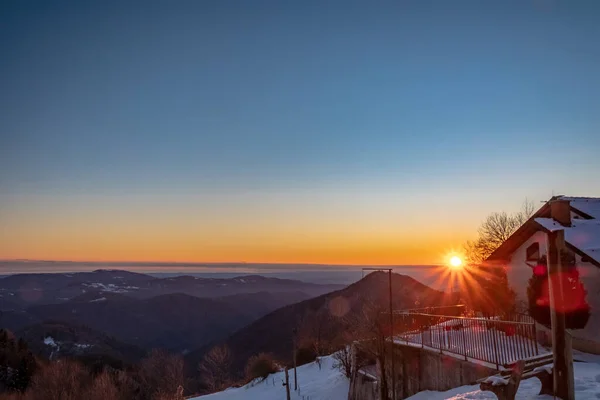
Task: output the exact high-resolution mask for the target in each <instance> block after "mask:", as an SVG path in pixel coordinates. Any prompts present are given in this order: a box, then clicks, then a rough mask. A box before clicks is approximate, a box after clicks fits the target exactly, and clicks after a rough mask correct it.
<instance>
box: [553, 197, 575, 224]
mask: <svg viewBox="0 0 600 400" xmlns="http://www.w3.org/2000/svg"><path fill="white" fill-rule="evenodd" d="M550 216H551V217H552V218H553V219H554V220H555V221H556V222H558V223H559V224H561V225H562V226H571V206H570V204H569V200H560V199H558V200H553V201H551V202H550Z"/></svg>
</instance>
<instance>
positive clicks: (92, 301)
mask: <svg viewBox="0 0 600 400" xmlns="http://www.w3.org/2000/svg"><path fill="white" fill-rule="evenodd" d="M99 301H106V297H99V298H97V299H94V300H90V303H97V302H99Z"/></svg>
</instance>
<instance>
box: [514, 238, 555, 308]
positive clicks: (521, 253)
mask: <svg viewBox="0 0 600 400" xmlns="http://www.w3.org/2000/svg"><path fill="white" fill-rule="evenodd" d="M535 242H537V243H539V244H540V256H541V255H543V254H546V234H545V233H544V232H536V233H535V234H533V236H531V237H530V238H529V239H528V240H527V241H525V243H523V244H522V245H521V247H519V248H518V249H517V250H515V252H514V253H513V254H512V257H511V259H510V262H509V264H508V265H507V268H506V274H507V278H508V284H509V285H510V286H511V288H512V290H514V291H515V293H516V294H517V301H527V285H528V283H529V278H531V275H532V274H533V271H532V269H531V267H530V266H529V265H527V264H526V263H525V260H526V259H527V254H526V250H527V248H528V247H529V246H531V245H532V244H533V243H535Z"/></svg>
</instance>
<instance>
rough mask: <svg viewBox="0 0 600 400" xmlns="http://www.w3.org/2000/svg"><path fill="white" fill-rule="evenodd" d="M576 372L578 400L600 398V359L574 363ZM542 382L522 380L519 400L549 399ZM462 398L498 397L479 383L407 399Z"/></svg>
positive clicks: (455, 399)
mask: <svg viewBox="0 0 600 400" xmlns="http://www.w3.org/2000/svg"><path fill="white" fill-rule="evenodd" d="M573 368H574V372H575V381H574V383H575V398H576V399H577V400H598V398H600V397H599V396H598V394H600V359H598V362H590V363H581V362H576V363H574V364H573ZM541 386H542V385H541V383H540V381H539V380H538V379H537V378H529V379H526V380H522V381H521V384H520V385H519V391H518V392H517V396H516V399H517V400H526V399H540V400H542V399H547V400H550V399H552V397H550V396H540V395H538V393H539V392H540V388H541ZM409 399H410V400H446V399H448V400H460V399H486V400H487V399H490V400H491V399H494V400H495V399H496V395H495V394H493V393H492V392H488V391H485V392H482V391H481V390H479V386H478V385H473V386H461V387H458V388H454V389H451V390H448V391H446V392H435V391H431V390H426V391H423V392H420V393H417V394H416V395H414V396H411V397H408V398H407V400H409Z"/></svg>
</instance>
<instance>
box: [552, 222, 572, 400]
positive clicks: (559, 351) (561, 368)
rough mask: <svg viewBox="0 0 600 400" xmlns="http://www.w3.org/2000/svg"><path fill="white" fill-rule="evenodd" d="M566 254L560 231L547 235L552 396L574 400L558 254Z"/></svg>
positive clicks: (562, 235)
mask: <svg viewBox="0 0 600 400" xmlns="http://www.w3.org/2000/svg"><path fill="white" fill-rule="evenodd" d="M565 251H566V247H565V234H564V230H559V231H554V232H549V233H548V289H549V295H550V317H551V322H552V354H553V356H554V373H553V375H554V394H555V395H556V396H558V397H560V398H561V399H563V400H575V388H574V382H573V381H574V379H573V355H572V350H571V340H570V337H569V338H567V332H566V324H565V313H564V304H565V301H564V291H563V287H562V281H563V275H564V273H565V271H564V269H563V265H562V262H561V259H560V254H561V253H562V252H565Z"/></svg>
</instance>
